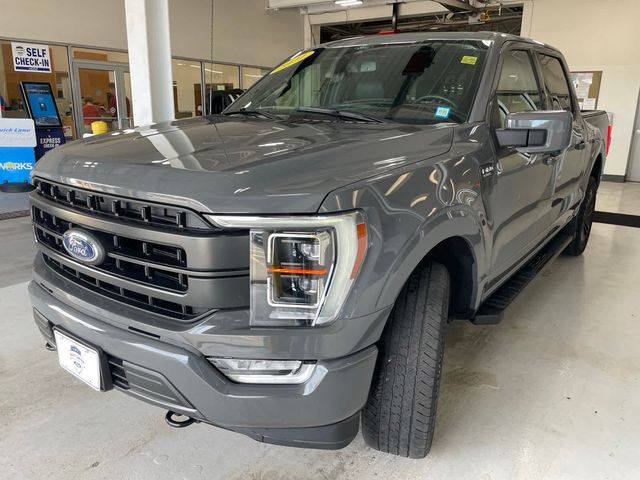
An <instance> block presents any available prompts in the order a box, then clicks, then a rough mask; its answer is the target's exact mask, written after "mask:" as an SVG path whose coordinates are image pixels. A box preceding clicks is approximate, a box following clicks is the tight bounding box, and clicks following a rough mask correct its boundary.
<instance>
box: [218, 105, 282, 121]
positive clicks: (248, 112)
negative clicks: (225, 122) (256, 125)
mask: <svg viewBox="0 0 640 480" xmlns="http://www.w3.org/2000/svg"><path fill="white" fill-rule="evenodd" d="M236 114H240V115H252V116H254V117H255V116H258V117H264V118H268V119H270V120H273V119H274V118H276V116H275V115H273V114H271V113H269V112H265V111H263V110H256V109H248V108H240V109H238V110H233V111H232V112H224V113H223V115H236Z"/></svg>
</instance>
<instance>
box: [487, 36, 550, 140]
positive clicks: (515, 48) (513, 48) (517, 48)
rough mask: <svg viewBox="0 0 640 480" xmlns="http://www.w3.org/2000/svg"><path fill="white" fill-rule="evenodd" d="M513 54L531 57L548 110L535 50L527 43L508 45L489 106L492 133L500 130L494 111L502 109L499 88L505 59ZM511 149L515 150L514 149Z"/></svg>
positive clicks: (543, 100) (541, 96) (489, 123)
mask: <svg viewBox="0 0 640 480" xmlns="http://www.w3.org/2000/svg"><path fill="white" fill-rule="evenodd" d="M512 52H525V53H526V54H527V57H529V63H530V65H531V70H532V71H533V76H534V78H535V82H536V86H537V88H538V94H539V95H540V99H541V101H542V106H543V107H544V108H548V101H547V95H546V90H544V89H543V88H542V81H541V80H542V77H541V75H540V71H539V65H538V62H537V59H536V58H535V55H534V49H533V48H532V46H531V45H528V44H526V43H517V44H511V45H508V44H507V45H506V46H505V47H504V48H503V49H502V51H501V52H500V61H499V62H498V66H497V68H496V74H495V78H494V85H493V88H492V90H491V96H490V98H491V101H490V102H489V106H488V107H489V108H488V111H487V117H488V118H487V124H488V125H489V127H490V129H491V131H492V132H494V131H495V130H496V129H497V128H500V126H499V125H495V122H494V116H493V110H494V108H500V107H499V106H497V105H498V86H499V85H500V78H501V76H502V70H503V67H504V61H505V57H506V55H508V54H511V53H512ZM538 111H541V110H538ZM494 137H495V133H494ZM494 140H495V141H496V147H497V149H498V150H501V149H502V150H504V149H505V148H503V147H500V146H499V144H498V143H497V139H495V138H494ZM511 149H513V147H512V148H511Z"/></svg>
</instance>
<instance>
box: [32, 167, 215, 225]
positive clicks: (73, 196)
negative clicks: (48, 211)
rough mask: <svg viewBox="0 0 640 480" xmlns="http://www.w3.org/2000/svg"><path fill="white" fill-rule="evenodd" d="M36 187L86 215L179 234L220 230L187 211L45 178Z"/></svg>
mask: <svg viewBox="0 0 640 480" xmlns="http://www.w3.org/2000/svg"><path fill="white" fill-rule="evenodd" d="M33 184H34V186H35V187H36V193H37V194H38V195H39V196H41V197H43V198H46V199H47V200H52V201H54V202H56V203H58V204H60V205H64V206H66V207H69V208H72V209H73V210H77V211H80V212H83V213H89V214H91V215H99V216H101V217H104V218H111V219H117V220H119V221H124V222H130V223H133V224H140V225H150V226H153V227H161V228H169V229H176V230H193V231H203V230H204V231H206V230H209V231H212V230H216V229H215V227H213V226H212V225H210V224H209V223H208V222H206V221H205V220H204V219H203V218H202V217H201V216H200V215H198V214H197V213H195V212H192V211H190V210H187V209H179V208H175V207H171V206H168V205H162V204H154V203H148V202H141V201H138V200H132V199H129V198H124V197H117V196H113V195H106V194H103V193H97V192H92V191H90V190H84V189H81V188H75V187H70V186H68V185H62V184H58V183H54V182H51V181H48V180H43V179H41V178H36V179H34V181H33Z"/></svg>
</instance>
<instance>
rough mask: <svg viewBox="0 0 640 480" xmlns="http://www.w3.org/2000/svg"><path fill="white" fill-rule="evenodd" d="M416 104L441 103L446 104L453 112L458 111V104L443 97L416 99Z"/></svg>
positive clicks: (434, 96)
mask: <svg viewBox="0 0 640 480" xmlns="http://www.w3.org/2000/svg"><path fill="white" fill-rule="evenodd" d="M416 102H420V103H427V102H433V103H439V102H440V103H446V104H447V105H449V106H451V108H452V109H453V110H457V109H458V104H457V103H455V102H453V101H451V100H449V99H448V98H445V97H441V96H440V95H425V96H424V97H419V98H416Z"/></svg>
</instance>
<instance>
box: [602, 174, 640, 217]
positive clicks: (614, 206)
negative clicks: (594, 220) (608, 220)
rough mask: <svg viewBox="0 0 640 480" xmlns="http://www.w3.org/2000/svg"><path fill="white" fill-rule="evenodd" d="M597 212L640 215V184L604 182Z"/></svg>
mask: <svg viewBox="0 0 640 480" xmlns="http://www.w3.org/2000/svg"><path fill="white" fill-rule="evenodd" d="M596 210H599V211H601V212H613V213H626V214H627V215H640V183H636V182H626V183H614V182H602V183H601V184H600V188H599V189H598V197H597V203H596Z"/></svg>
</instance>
